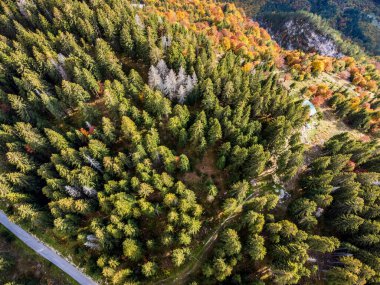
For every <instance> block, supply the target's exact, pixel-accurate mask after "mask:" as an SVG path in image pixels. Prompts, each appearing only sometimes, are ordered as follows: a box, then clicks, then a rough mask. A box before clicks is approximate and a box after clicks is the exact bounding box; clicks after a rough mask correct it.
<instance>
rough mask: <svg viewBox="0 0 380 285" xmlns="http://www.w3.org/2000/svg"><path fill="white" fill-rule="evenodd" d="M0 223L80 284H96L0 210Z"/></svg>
mask: <svg viewBox="0 0 380 285" xmlns="http://www.w3.org/2000/svg"><path fill="white" fill-rule="evenodd" d="M0 224H2V225H3V226H4V227H6V228H7V229H8V230H9V231H10V232H12V233H13V234H14V235H15V236H16V237H17V238H19V239H20V240H21V241H22V242H23V243H25V244H26V245H27V246H28V247H30V248H31V249H32V250H34V251H35V252H36V253H37V254H38V255H40V256H42V257H43V258H45V259H46V260H48V261H50V262H51V263H53V264H54V265H55V266H57V267H58V268H60V269H61V270H62V271H64V272H65V273H66V274H67V275H69V276H70V277H71V278H73V279H74V280H75V281H77V282H78V283H79V284H81V285H97V284H98V283H96V282H95V281H93V280H92V279H91V278H90V277H88V276H87V275H85V274H84V273H83V272H81V271H80V270H79V269H78V268H77V267H75V266H74V265H72V264H71V263H70V262H69V261H67V260H66V259H65V258H63V257H62V256H60V255H59V254H58V253H57V252H56V251H54V250H53V249H51V248H50V247H48V246H46V245H45V244H44V243H42V242H41V241H40V240H38V239H37V238H36V237H34V236H32V235H31V234H29V233H28V232H26V231H24V230H23V229H22V228H21V227H20V226H18V225H16V224H15V223H12V222H11V221H9V219H8V217H7V216H6V215H5V214H4V212H3V211H0Z"/></svg>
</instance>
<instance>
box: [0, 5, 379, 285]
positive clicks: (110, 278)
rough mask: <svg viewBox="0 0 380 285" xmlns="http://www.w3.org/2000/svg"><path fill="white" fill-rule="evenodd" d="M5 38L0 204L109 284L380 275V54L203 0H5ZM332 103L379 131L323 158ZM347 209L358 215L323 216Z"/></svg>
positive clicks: (364, 127)
mask: <svg viewBox="0 0 380 285" xmlns="http://www.w3.org/2000/svg"><path fill="white" fill-rule="evenodd" d="M0 34H1V36H0V83H1V84H0V103H1V105H0V106H1V108H0V124H1V125H0V161H1V164H0V199H1V204H0V205H1V208H2V209H3V210H4V211H5V212H6V213H7V215H9V216H10V217H11V218H13V220H15V221H16V222H17V223H19V224H22V225H23V226H24V227H25V228H27V229H29V230H30V231H31V232H32V233H35V234H37V235H39V237H40V239H41V240H44V241H45V240H46V241H47V242H48V243H50V244H51V245H52V246H53V247H55V248H57V249H59V250H60V251H61V252H62V254H64V255H65V256H71V257H72V259H73V262H75V263H76V264H78V265H79V266H81V267H83V268H85V269H86V271H87V273H88V274H89V275H91V276H92V277H94V279H97V280H99V282H100V283H104V284H115V285H118V284H120V285H122V284H123V285H125V284H128V285H129V284H156V283H157V282H160V281H162V282H165V280H169V281H170V283H169V284H177V283H182V284H184V283H187V281H189V282H193V283H192V284H197V283H199V284H233V283H237V284H249V283H259V284H262V283H263V282H265V283H268V284H297V283H300V282H305V283H307V282H308V283H316V282H319V281H318V280H324V278H327V280H328V282H337V281H336V280H345V279H342V278H340V276H342V275H343V276H348V277H349V278H350V282H351V283H349V284H356V283H364V282H368V283H369V282H372V283H375V282H379V281H380V275H379V272H380V271H379V270H378V269H379V260H378V259H377V258H379V255H378V252H376V251H375V249H376V248H377V244H376V241H377V239H378V236H379V231H378V230H377V228H378V227H377V222H378V221H377V220H378V216H377V215H376V209H377V208H376V207H377V204H378V195H377V193H378V185H376V184H374V183H372V184H371V183H370V182H371V181H375V180H373V179H376V177H377V176H376V175H378V171H379V170H378V168H377V163H378V155H379V153H378V149H379V148H378V145H377V142H376V140H375V137H376V136H378V135H379V130H380V128H379V125H380V116H379V105H380V104H379V98H378V93H377V92H378V86H379V81H380V75H379V72H378V70H377V69H376V66H375V65H374V63H375V61H374V59H373V58H370V57H367V56H364V57H363V58H361V59H359V60H357V59H354V58H352V57H342V58H335V57H329V56H324V55H320V54H317V53H307V52H302V51H298V50H286V49H283V48H281V47H280V46H279V45H278V44H277V43H276V42H275V41H274V40H273V39H272V38H271V37H270V35H269V34H268V32H267V31H266V30H265V29H263V28H262V27H260V25H259V24H258V23H256V22H254V21H252V20H251V19H249V18H248V17H247V16H246V15H245V14H244V12H243V11H241V10H239V9H237V8H236V7H235V5H233V4H221V3H218V2H214V1H200V0H189V1H176V0H171V1H157V0H149V1H146V2H145V3H144V4H140V5H138V4H134V3H130V2H129V1H127V0H119V1H114V0H97V1H92V0H85V1H79V0H67V1H60V0H49V1H46V0H33V1H31V0H30V1H27V0H25V1H16V2H15V1H12V0H5V1H2V2H1V3H0ZM326 78H330V79H331V83H329V82H327V81H326V80H325V79H326ZM306 99H310V101H311V102H312V103H314V104H315V108H316V110H317V111H318V113H317V114H316V115H315V116H314V117H312V116H311V112H310V110H311V109H310V104H311V103H310V104H309V103H308V101H305V100H306ZM305 103H307V104H305ZM323 108H329V109H330V111H331V112H333V111H334V112H335V113H336V115H337V116H339V118H341V120H344V121H345V122H347V123H348V124H351V125H352V126H353V127H355V128H357V129H358V130H360V132H358V133H359V135H358V137H359V138H360V139H361V140H365V141H370V142H368V143H364V142H361V141H349V139H348V138H346V137H344V136H343V137H337V138H336V137H335V138H334V139H332V140H331V141H330V143H329V146H330V148H329V149H331V152H329V153H327V152H326V155H329V156H334V157H332V158H325V159H324V160H322V161H319V160H318V161H317V162H316V163H315V166H314V164H313V165H310V163H311V161H312V160H313V156H312V154H313V153H314V155H315V156H323V155H325V152H322V151H321V149H322V150H323V151H324V150H325V149H327V148H322V146H318V145H313V146H312V149H311V152H312V154H310V153H309V152H305V151H307V147H308V146H307V145H305V144H304V143H303V141H302V136H301V133H303V132H304V129H305V127H307V126H308V124H314V123H315V121H318V118H319V117H320V116H324V111H323ZM328 139H329V138H326V140H328ZM342 145H347V147H348V149H345V148H343V147H342ZM332 162H333V163H332ZM335 162H336V163H335ZM308 170H310V171H312V172H315V173H316V175H315V177H316V179H315V180H310V179H309V178H308V176H309V175H308V173H309V172H307V171H308ZM334 171H335V172H334ZM364 172H376V173H374V174H371V176H370V179H369V180H368V181H363V180H362V179H360V180H359V178H358V179H356V177H354V176H355V175H356V174H357V173H364ZM340 175H342V176H340ZM345 175H349V177H350V181H352V183H351V184H350V185H348V186H350V187H347V188H345V189H347V191H344V192H343V196H345V197H346V198H348V202H349V201H350V200H351V199H350V198H351V196H353V198H357V199H355V200H352V201H355V202H356V201H357V202H358V203H357V204H358V207H355V205H356V204H355V205H353V207H352V205H351V204H349V203H348V204H344V205H339V203H335V202H339V200H338V199H339V198H338V197H339V196H337V195H338V194H339V193H340V191H337V193H334V192H333V191H334V189H333V188H334V186H335V187H338V186H346V185H345V184H339V183H340V182H342V181H341V180H340V179H343V180H344V177H346V176H345ZM303 177H305V178H303ZM301 178H303V180H305V181H304V183H302V182H301V180H300V179H301ZM334 179H335V180H334ZM352 179H353V180H352ZM308 181H311V182H310V183H308ZM375 182H376V181H375ZM358 183H359V184H360V185H359V184H358ZM352 184H353V185H352ZM313 185H314V186H313ZM336 185H338V186H336ZM359 188H360V189H359ZM335 190H336V189H335ZM351 190H352V191H351ZM304 192H306V193H304ZM308 192H310V193H312V194H313V195H312V197H310V196H308V195H307V194H308ZM304 194H305V195H304ZM303 196H305V197H303ZM299 197H303V198H306V199H309V200H301V202H302V201H304V202H305V203H301V202H299V201H298V202H296V199H297V198H299ZM334 199H336V200H335V201H334ZM365 199H366V200H365ZM363 201H366V203H367V202H368V205H370V206H371V208H370V209H368V208H365V207H364V206H363V207H359V206H360V205H364V202H363ZM337 204H338V206H337V207H338V208H339V210H340V212H339V218H341V219H342V220H343V221H346V222H345V223H344V225H350V224H353V225H355V227H354V226H353V227H349V226H348V227H346V228H345V227H342V228H341V229H339V231H338V230H337V232H336V233H335V232H334V231H333V229H334V228H333V227H331V226H329V225H325V223H324V222H323V221H327V222H328V218H329V217H330V216H328V215H327V214H329V213H331V211H330V207H331V205H337ZM289 205H292V206H291V208H290V207H289ZM319 208H320V209H321V210H319ZM324 213H326V215H325V214H324ZM347 213H349V214H347ZM352 213H355V215H353V214H352ZM371 214H372V215H371ZM347 215H348V216H347ZM346 216H347V217H346ZM352 221H354V222H355V221H356V223H353V222H352ZM338 222H339V221H336V223H338ZM334 225H335V224H334ZM334 225H332V226H334ZM361 225H363V228H360V229H359V228H358V227H360V226H361ZM345 230H346V233H347V235H344V233H343V232H344V231H345ZM355 230H360V233H361V236H360V237H361V239H360V240H352V239H353V238H354V237H355ZM317 233H318V234H317ZM367 234H368V235H369V237H368V236H367ZM210 241H211V242H210ZM346 243H351V245H352V247H350V251H349V252H348V253H347V254H349V255H350V257H351V258H350V259H349V260H342V261H336V260H335V258H334V259H333V258H330V257H331V256H333V255H334V254H335V255H336V254H337V253H338V254H339V252H340V250H341V249H342V247H344V245H343V244H346ZM341 244H342V246H341ZM374 244H375V245H374ZM354 247H356V248H354ZM368 252H369V253H370V254H371V255H368V254H367V253H368ZM345 253H346V252H345ZM196 257H200V258H201V262H199V261H194V259H195V258H196ZM330 262H340V263H338V264H337V265H338V266H331V265H329V264H330ZM342 264H348V265H350V266H347V267H345V268H342V267H341V265H342ZM327 269H329V270H327ZM330 269H331V271H330ZM327 271H328V273H327ZM339 274H340V275H339ZM169 281H168V282H169ZM194 282H195V283H194ZM338 284H339V283H338ZM346 284H347V283H346Z"/></svg>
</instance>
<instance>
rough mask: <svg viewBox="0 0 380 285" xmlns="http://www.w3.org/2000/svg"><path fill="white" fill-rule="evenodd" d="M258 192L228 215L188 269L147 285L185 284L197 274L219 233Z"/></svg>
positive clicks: (192, 257) (185, 268)
mask: <svg viewBox="0 0 380 285" xmlns="http://www.w3.org/2000/svg"><path fill="white" fill-rule="evenodd" d="M256 190H257V191H255V192H253V193H251V194H250V195H249V196H248V197H247V198H245V199H244V201H242V202H241V203H240V205H239V206H238V207H236V209H235V211H234V212H232V213H231V214H230V215H228V216H227V217H226V218H225V219H224V220H223V221H222V222H221V223H220V224H219V225H218V226H217V228H216V229H215V230H214V231H213V232H212V234H211V235H210V237H209V238H208V239H207V241H206V242H205V243H204V244H203V246H202V248H201V250H200V251H199V252H198V253H196V254H195V256H191V257H190V258H191V259H192V261H191V262H190V263H189V264H188V265H187V266H186V267H184V268H183V269H182V270H181V271H179V272H177V273H176V274H175V275H173V276H170V277H168V278H165V279H161V280H158V281H154V282H150V283H147V284H149V285H153V284H165V285H169V284H172V285H177V284H178V285H179V284H184V282H185V281H186V279H187V278H188V277H189V276H190V275H191V274H192V273H193V272H195V271H196V270H198V269H199V267H200V266H201V265H202V264H203V261H204V260H205V259H206V258H207V255H208V253H209V252H210V250H211V249H212V248H213V246H214V244H215V242H216V240H217V238H218V235H219V232H220V231H221V230H222V229H223V228H224V226H225V225H227V224H228V223H229V222H230V221H231V220H233V219H234V218H235V217H237V216H238V215H239V213H240V211H239V210H240V209H241V208H242V207H243V206H244V205H245V204H246V203H247V202H248V201H250V200H251V199H252V198H254V197H256V196H257V195H258V190H260V189H256Z"/></svg>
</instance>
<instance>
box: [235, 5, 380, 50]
mask: <svg viewBox="0 0 380 285" xmlns="http://www.w3.org/2000/svg"><path fill="white" fill-rule="evenodd" d="M237 2H238V3H239V5H242V6H243V7H244V8H245V9H246V11H247V13H248V14H250V15H251V16H252V17H254V18H256V17H263V16H264V15H265V14H266V13H272V12H274V13H277V12H286V13H292V12H296V11H307V12H310V13H313V14H315V15H318V16H321V17H322V18H323V19H324V20H326V21H327V22H328V23H329V25H330V27H331V28H333V29H336V30H338V31H340V32H341V33H342V34H343V35H344V36H345V37H346V38H347V39H351V40H352V41H353V42H356V43H357V44H358V45H360V46H361V47H362V48H364V49H365V50H366V52H368V53H370V54H374V55H379V54H380V39H379V37H378V34H379V32H380V25H379V21H380V5H379V3H378V2H377V1H373V0H364V1H358V0H351V1H338V0H305V1H288V0H282V1H274V0H264V1H250V0H241V1H237Z"/></svg>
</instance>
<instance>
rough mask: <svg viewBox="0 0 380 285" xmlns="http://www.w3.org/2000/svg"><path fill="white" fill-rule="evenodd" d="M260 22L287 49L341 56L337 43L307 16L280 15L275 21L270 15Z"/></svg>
mask: <svg viewBox="0 0 380 285" xmlns="http://www.w3.org/2000/svg"><path fill="white" fill-rule="evenodd" d="M260 23H261V24H262V25H263V26H264V27H265V28H266V29H267V30H268V31H269V33H270V34H271V36H272V37H273V38H274V39H275V40H276V41H277V43H278V44H279V45H280V46H281V47H283V48H285V49H289V50H294V49H299V50H302V51H305V52H317V53H319V54H322V55H326V56H332V57H338V58H339V57H342V56H344V54H343V53H342V52H341V51H340V49H339V47H338V45H337V44H336V43H335V41H334V40H333V39H332V37H331V36H330V35H328V34H324V33H323V32H322V31H321V29H319V27H317V26H315V25H313V23H312V22H311V21H309V20H308V18H307V17H300V16H299V15H295V16H294V17H281V16H277V18H276V21H273V20H272V17H263V18H261V19H260Z"/></svg>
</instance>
